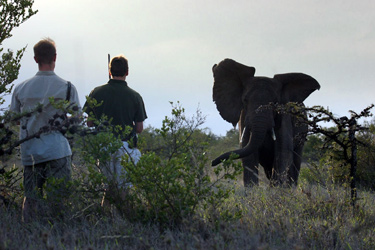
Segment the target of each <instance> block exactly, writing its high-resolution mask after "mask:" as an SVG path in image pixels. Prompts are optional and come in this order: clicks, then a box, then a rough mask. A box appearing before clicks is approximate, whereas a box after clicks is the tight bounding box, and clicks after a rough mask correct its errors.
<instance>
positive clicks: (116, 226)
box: [0, 184, 375, 249]
mask: <svg viewBox="0 0 375 250" xmlns="http://www.w3.org/2000/svg"><path fill="white" fill-rule="evenodd" d="M349 197H350V196H349V192H348V191H347V190H345V189H343V188H333V187H332V188H322V187H319V186H311V185H308V184H301V185H300V186H299V187H297V188H294V189H285V188H269V187H267V186H266V185H261V186H260V187H256V188H252V189H244V188H243V187H240V186H239V187H238V188H237V191H236V194H234V195H233V196H232V197H231V198H230V199H228V200H227V202H226V204H223V207H224V208H229V210H230V211H231V212H232V213H233V214H234V213H239V212H241V213H242V217H241V218H237V219H228V218H229V217H228V216H224V215H220V211H221V210H220V208H218V209H216V210H215V211H208V210H202V211H201V213H200V214H198V215H196V216H195V217H194V218H188V219H186V220H185V221H184V222H183V223H182V224H181V225H180V226H179V227H174V228H170V229H166V230H160V229H159V228H158V226H156V225H143V224H138V223H130V222H129V221H127V220H125V219H123V218H121V217H120V216H118V215H116V214H105V213H102V212H101V210H100V207H99V204H91V205H89V206H88V207H86V209H85V210H81V211H74V212H75V213H72V214H71V215H70V217H69V218H68V219H66V220H65V221H55V222H53V223H51V222H49V223H48V222H45V223H41V222H34V223H30V224H23V223H22V222H21V217H20V214H21V211H20V208H19V207H17V208H10V209H5V208H4V207H2V208H0V211H1V215H2V216H1V218H0V224H1V227H0V249H238V248H245V249H374V248H375V240H374V239H375V230H374V228H375V208H374V207H373V204H374V200H375V195H374V194H373V193H371V192H365V191H359V197H360V200H359V201H358V202H357V205H356V207H355V208H354V209H353V208H352V207H351V206H350V202H349ZM77 212H78V213H77ZM208 213H209V214H211V215H213V214H214V215H215V216H211V220H210V221H208V220H207V219H206V218H208V217H207V216H206V215H207V214H208ZM73 215H74V216H73ZM212 218H216V220H213V219H212ZM225 218H227V219H225Z"/></svg>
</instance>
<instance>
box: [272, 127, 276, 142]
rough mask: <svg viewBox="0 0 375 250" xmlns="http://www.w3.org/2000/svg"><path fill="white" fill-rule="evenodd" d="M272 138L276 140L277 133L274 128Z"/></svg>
mask: <svg viewBox="0 0 375 250" xmlns="http://www.w3.org/2000/svg"><path fill="white" fill-rule="evenodd" d="M272 139H273V140H274V141H276V135H275V130H274V129H273V128H272Z"/></svg>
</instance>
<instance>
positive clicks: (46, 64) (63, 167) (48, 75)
mask: <svg viewBox="0 0 375 250" xmlns="http://www.w3.org/2000/svg"><path fill="white" fill-rule="evenodd" d="M34 59H35V62H36V63H38V68H39V71H38V72H37V74H36V75H35V76H34V77H32V78H30V79H29V80H26V81H24V82H22V83H20V84H18V85H17V86H16V87H15V89H14V92H13V96H12V102H11V106H10V110H11V111H13V112H15V113H23V112H28V111H31V110H33V109H35V107H36V106H37V105H39V104H41V105H43V108H42V110H41V112H35V113H33V114H32V115H31V116H29V115H27V116H24V117H22V119H21V120H20V125H21V128H20V139H24V138H25V137H27V136H30V135H33V134H36V133H40V131H41V128H43V127H45V126H48V125H49V121H50V120H51V119H54V116H55V117H56V114H57V115H59V116H60V117H64V115H65V114H64V113H63V111H61V110H59V109H56V108H55V107H53V106H52V105H51V103H50V100H49V98H50V97H53V98H54V100H55V101H60V100H65V99H66V98H67V91H68V89H69V91H70V94H69V96H70V98H69V100H70V102H71V103H72V104H73V105H75V106H76V108H75V110H76V111H77V112H78V113H80V112H81V111H80V110H81V107H80V103H79V99H78V93H77V90H76V88H75V87H74V86H73V85H70V88H68V85H69V84H68V82H67V81H65V80H63V79H62V78H60V77H59V76H57V75H56V74H55V73H54V69H55V62H56V46H55V43H54V41H53V40H51V39H43V40H41V41H39V42H38V43H37V44H36V45H35V46H34ZM71 155H72V152H71V149H70V146H69V142H68V140H67V139H66V138H65V136H64V135H63V134H62V133H61V132H59V131H53V130H47V132H45V133H41V134H40V136H37V137H35V138H32V139H30V140H27V141H25V142H23V143H22V144H21V158H22V164H23V165H24V188H25V199H24V203H23V219H24V221H29V220H30V218H33V217H34V216H36V215H38V214H45V212H46V211H42V210H43V209H42V207H41V204H42V202H41V198H42V197H43V190H42V187H43V184H44V183H45V182H46V181H47V179H49V178H55V179H63V181H62V182H61V185H60V184H59V185H60V186H61V187H56V186H54V188H52V192H55V193H51V194H47V199H48V200H49V206H52V207H51V208H50V209H49V210H50V211H52V210H56V208H60V207H61V206H60V205H61V201H60V200H56V199H57V197H64V195H66V192H67V190H66V189H65V188H64V186H66V185H65V184H66V181H69V180H70V179H71ZM57 183H60V182H57ZM47 184H48V182H47ZM56 192H57V193H56Z"/></svg>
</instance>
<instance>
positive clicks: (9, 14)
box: [0, 0, 37, 104]
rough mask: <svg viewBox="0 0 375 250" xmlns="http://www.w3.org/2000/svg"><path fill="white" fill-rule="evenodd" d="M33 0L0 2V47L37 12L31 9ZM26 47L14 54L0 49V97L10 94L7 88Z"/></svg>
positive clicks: (16, 71) (10, 87) (14, 78)
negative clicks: (15, 29) (14, 30)
mask: <svg viewBox="0 0 375 250" xmlns="http://www.w3.org/2000/svg"><path fill="white" fill-rule="evenodd" d="M33 4H34V0H15V1H9V0H0V13H1V14H0V46H1V45H2V43H3V41H4V40H5V39H7V38H10V37H11V36H12V34H11V32H12V30H13V29H14V28H16V27H18V26H19V25H20V24H22V23H23V22H24V21H26V20H27V19H29V18H30V17H31V16H33V15H35V14H36V13H37V11H34V10H33V9H32V6H33ZM25 49H26V47H24V48H22V49H20V50H18V51H17V52H16V53H14V52H13V51H12V50H8V51H7V52H5V53H3V50H4V49H3V48H2V47H0V54H2V55H1V59H0V95H3V94H7V93H10V92H11V91H12V86H9V85H10V84H11V83H12V82H13V81H14V80H16V79H17V77H18V72H19V69H20V67H21V65H20V61H21V58H22V56H23V53H24V52H25ZM3 103H4V100H3V96H1V97H0V104H3Z"/></svg>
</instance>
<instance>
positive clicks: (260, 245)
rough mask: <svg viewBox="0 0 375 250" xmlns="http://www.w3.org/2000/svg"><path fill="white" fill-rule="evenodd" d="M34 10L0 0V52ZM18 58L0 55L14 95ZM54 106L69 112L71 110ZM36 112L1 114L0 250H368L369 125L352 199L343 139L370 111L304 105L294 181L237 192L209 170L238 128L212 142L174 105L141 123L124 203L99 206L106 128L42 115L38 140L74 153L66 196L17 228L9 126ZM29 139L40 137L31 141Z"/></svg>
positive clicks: (360, 138)
mask: <svg viewBox="0 0 375 250" xmlns="http://www.w3.org/2000/svg"><path fill="white" fill-rule="evenodd" d="M32 4H33V1H28V0H25V1H3V0H1V8H2V9H1V24H2V27H1V39H2V40H0V45H1V42H2V41H3V40H4V39H6V38H9V36H10V31H11V29H12V28H13V27H17V25H19V24H21V23H22V22H23V21H25V20H27V19H28V18H30V17H31V16H32V15H34V14H35V11H33V10H32ZM5 13H6V14H5ZM12 15H13V18H9V17H10V16H12ZM7 20H13V22H14V23H13V24H12V23H10V24H8V23H7V22H8V21H7ZM7 25H8V26H7ZM9 25H10V26H9ZM4 27H11V28H9V29H5V28H4ZM4 34H8V35H4ZM22 51H23V49H21V50H20V51H19V52H17V53H15V54H14V53H13V52H11V51H8V52H7V53H3V54H2V60H3V61H2V63H1V65H2V68H0V71H1V72H0V76H1V86H3V88H1V94H6V93H10V92H11V89H12V82H13V81H14V79H16V78H17V75H18V70H19V66H20V65H19V62H20V59H21V57H22V53H23V52H22ZM1 52H2V48H1V49H0V53H1ZM5 65H8V66H5ZM12 74H13V77H12V78H9V76H11V75H12ZM51 101H53V100H51ZM56 106H57V107H59V108H61V109H66V110H67V111H70V110H69V104H68V103H56ZM42 109H43V107H36V109H35V110H34V111H32V112H30V113H25V114H21V115H19V116H15V115H14V114H10V113H8V112H6V110H7V108H6V107H3V113H2V115H1V117H0V118H1V124H0V146H1V150H0V155H1V156H0V157H1V166H0V214H1V216H0V249H201V248H203V249H237V248H245V249H374V248H375V240H374V239H375V229H374V228H375V208H374V201H375V194H374V188H375V180H374V178H373V177H374V175H375V169H374V168H375V159H374V153H375V148H374V146H375V122H374V121H371V122H368V123H364V124H361V125H358V126H356V128H355V136H356V140H355V142H356V144H355V145H356V146H357V164H356V167H357V168H356V175H355V178H356V186H355V191H356V196H355V202H353V196H352V191H353V187H351V184H352V180H353V176H352V175H351V160H353V154H352V152H353V151H351V149H352V148H353V143H352V142H351V140H350V139H349V135H348V134H349V130H350V128H349V125H348V124H349V121H353V119H354V120H355V121H357V120H358V119H359V118H361V117H366V116H369V115H371V113H370V109H371V106H370V107H369V108H368V109H366V110H365V111H364V112H362V113H360V114H355V113H351V114H352V116H351V118H346V119H345V118H343V117H340V118H336V117H334V116H333V115H332V114H331V113H330V112H329V111H327V110H324V109H322V108H311V109H309V108H308V109H307V110H306V111H307V112H309V114H310V117H309V120H308V121H307V122H308V123H309V125H310V135H309V136H308V141H307V143H306V147H305V152H304V165H303V167H302V169H301V174H300V179H299V184H298V185H297V186H296V187H292V188H290V187H270V185H269V183H268V181H267V179H266V178H265V177H264V176H263V173H262V171H260V173H261V174H262V176H261V181H260V185H259V186H257V187H252V188H244V187H243V185H242V183H241V168H242V167H241V165H240V161H235V160H232V159H230V160H228V161H226V162H224V163H223V164H220V165H219V166H218V167H215V168H212V167H211V162H210V161H211V160H212V159H213V158H215V157H216V156H217V155H219V154H221V153H223V152H224V151H228V150H229V149H235V148H237V147H238V132H237V130H235V129H233V130H230V131H228V132H227V134H226V135H225V136H217V135H214V134H212V133H211V132H210V130H209V129H206V128H204V121H205V117H204V114H202V113H201V112H200V111H199V110H197V112H196V114H195V115H194V116H192V117H187V116H186V114H185V110H184V108H183V107H182V105H181V104H180V103H178V102H177V103H171V113H170V114H166V117H165V119H164V120H163V122H162V124H160V127H158V128H155V127H148V128H146V129H145V131H144V132H143V133H142V134H141V136H140V137H139V143H138V145H139V148H140V150H141V151H142V154H143V156H142V158H141V160H140V161H139V162H138V164H137V165H136V166H135V165H134V164H133V163H132V162H131V161H129V159H126V158H124V159H123V166H124V168H125V169H126V171H127V175H126V176H124V178H125V179H126V180H127V181H129V182H131V183H132V185H133V186H132V187H131V188H130V189H129V192H128V195H127V197H126V198H122V197H120V196H118V197H116V196H114V197H112V199H110V206H108V207H104V208H103V207H102V206H101V201H102V197H103V193H104V190H105V186H106V185H108V184H111V183H110V180H107V179H106V178H105V176H104V175H103V174H102V173H101V172H100V171H99V168H98V160H99V162H101V163H103V162H106V161H108V160H109V156H110V154H111V153H112V152H114V151H115V150H116V149H118V148H119V147H120V145H121V144H120V143H119V141H117V139H116V138H114V137H113V135H112V133H111V129H112V128H111V126H109V125H110V124H109V123H108V121H106V120H99V121H96V122H97V126H96V128H95V129H89V128H87V127H86V126H84V123H85V121H82V123H81V124H79V125H77V124H76V123H69V122H65V123H57V122H56V121H55V120H54V119H51V123H50V124H49V126H47V127H46V128H44V131H40V132H45V131H48V130H51V129H54V130H60V131H61V132H62V133H64V134H65V135H66V136H67V137H68V138H69V139H70V142H71V145H72V147H73V150H74V154H73V175H74V176H73V181H72V182H71V183H70V184H69V185H70V189H71V190H72V193H71V196H70V197H69V201H67V204H65V205H66V209H65V213H64V214H63V216H60V217H55V216H52V215H50V214H48V213H45V214H43V215H42V216H41V217H40V218H35V220H34V221H33V222H31V223H23V222H22V218H21V206H22V198H23V184H22V171H23V170H22V165H21V163H20V160H19V144H20V141H19V140H18V137H17V134H18V131H17V130H18V129H23V128H18V126H17V125H16V122H17V120H18V119H20V117H21V116H30V115H33V112H40V111H41V110H42ZM278 112H287V111H285V110H284V111H283V110H278ZM352 118H353V119H352ZM324 121H331V122H332V121H333V125H331V126H327V125H326V124H325V126H326V127H324V126H323V125H321V124H322V122H324ZM30 136H31V137H30V138H33V137H38V133H37V134H35V135H30ZM119 191H120V190H119Z"/></svg>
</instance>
